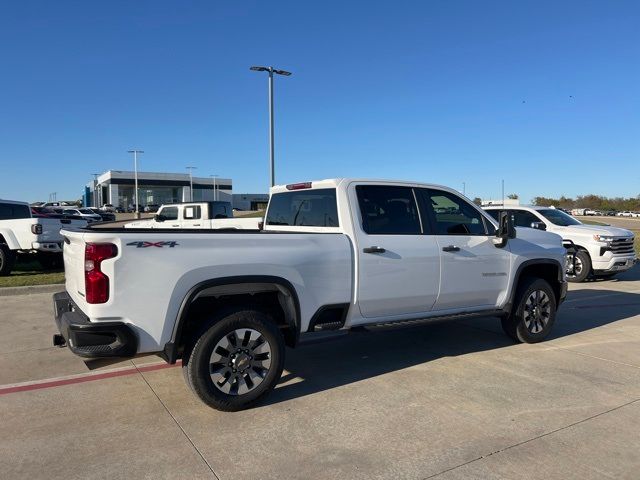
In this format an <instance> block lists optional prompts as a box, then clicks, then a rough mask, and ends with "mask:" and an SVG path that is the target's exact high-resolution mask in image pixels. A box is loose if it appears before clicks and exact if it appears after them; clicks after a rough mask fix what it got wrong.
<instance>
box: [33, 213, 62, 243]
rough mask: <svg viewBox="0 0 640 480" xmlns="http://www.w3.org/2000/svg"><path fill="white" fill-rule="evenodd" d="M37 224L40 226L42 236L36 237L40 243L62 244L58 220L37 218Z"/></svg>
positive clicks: (60, 225) (60, 226)
mask: <svg viewBox="0 0 640 480" xmlns="http://www.w3.org/2000/svg"><path fill="white" fill-rule="evenodd" d="M38 223H39V224H40V225H42V234H41V235H39V236H38V240H39V241H40V242H55V243H61V242H62V235H60V229H61V228H62V227H63V225H62V224H61V223H60V220H58V219H54V218H39V219H38Z"/></svg>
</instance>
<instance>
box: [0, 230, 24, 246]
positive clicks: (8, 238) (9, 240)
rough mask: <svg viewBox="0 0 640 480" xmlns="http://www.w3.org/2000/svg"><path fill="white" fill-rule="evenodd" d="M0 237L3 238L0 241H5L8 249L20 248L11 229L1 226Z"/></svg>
mask: <svg viewBox="0 0 640 480" xmlns="http://www.w3.org/2000/svg"><path fill="white" fill-rule="evenodd" d="M0 237H2V238H4V242H2V241H0V243H6V244H7V246H8V247H9V249H10V250H20V243H19V242H18V238H17V237H16V234H15V233H13V231H12V230H11V229H9V228H1V229H0Z"/></svg>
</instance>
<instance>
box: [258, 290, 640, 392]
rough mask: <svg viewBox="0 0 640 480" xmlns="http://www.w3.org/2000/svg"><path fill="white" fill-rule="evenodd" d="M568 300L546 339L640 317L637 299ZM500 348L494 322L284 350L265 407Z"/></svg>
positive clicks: (509, 344) (606, 293) (585, 294)
mask: <svg viewBox="0 0 640 480" xmlns="http://www.w3.org/2000/svg"><path fill="white" fill-rule="evenodd" d="M603 286H604V285H603ZM567 300H568V301H567V302H566V303H565V304H563V305H562V306H561V308H560V311H559V313H558V317H557V320H556V324H555V326H554V330H553V332H552V334H551V336H550V337H549V339H559V338H562V337H566V336H570V335H575V334H579V333H582V332H586V331H588V330H592V329H595V328H598V327H601V326H603V325H607V324H610V323H613V322H617V321H619V320H623V319H626V318H630V317H633V316H635V315H640V294H638V293H630V292H623V291H615V290H606V289H595V288H589V289H584V290H577V291H572V292H570V294H569V297H568V299H567ZM541 345H544V343H543V344H541ZM501 348H517V347H515V346H514V342H513V341H511V339H510V338H508V337H507V336H506V335H505V334H504V333H503V332H502V329H501V326H500V321H499V319H496V318H479V319H476V320H467V321H464V322H442V323H431V324H428V323H427V324H423V325H415V326H410V327H409V326H404V327H403V326H395V327H384V328H377V329H372V330H371V331H364V332H352V333H349V334H348V335H344V336H343V337H341V338H338V339H335V340H332V341H327V342H322V343H318V344H312V345H306V346H301V347H299V348H297V349H288V350H287V360H286V365H285V369H286V370H287V371H288V372H289V373H287V374H285V375H283V377H282V379H281V381H280V383H279V386H278V387H277V388H276V390H275V391H274V392H272V394H271V395H270V396H269V398H268V399H267V400H266V403H267V404H274V403H279V402H283V401H287V400H290V399H293V398H299V397H304V396H306V395H311V394H314V393H318V392H322V391H325V390H330V389H333V388H336V387H340V386H344V385H348V384H351V383H355V382H359V381H361V380H365V379H368V378H373V377H376V376H379V375H384V374H388V373H391V372H394V371H399V370H403V369H406V368H409V367H413V366H417V365H423V364H427V363H429V362H432V361H434V360H437V359H440V358H444V357H456V356H462V355H467V354H471V353H475V352H482V351H487V350H497V349H501ZM416 375H419V373H417V374H416Z"/></svg>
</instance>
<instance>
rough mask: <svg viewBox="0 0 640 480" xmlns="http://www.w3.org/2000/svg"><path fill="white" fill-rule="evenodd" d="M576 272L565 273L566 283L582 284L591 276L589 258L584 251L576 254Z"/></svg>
mask: <svg viewBox="0 0 640 480" xmlns="http://www.w3.org/2000/svg"><path fill="white" fill-rule="evenodd" d="M576 270H577V271H576V272H575V273H567V281H569V282H574V283H580V282H584V281H585V280H586V279H587V277H588V276H589V275H590V274H591V257H589V254H588V253H587V252H586V251H584V250H578V251H577V252H576Z"/></svg>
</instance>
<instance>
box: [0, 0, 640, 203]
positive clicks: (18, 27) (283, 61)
mask: <svg viewBox="0 0 640 480" xmlns="http://www.w3.org/2000/svg"><path fill="white" fill-rule="evenodd" d="M639 17H640V3H638V2H635V1H628V2H624V1H616V2H608V1H600V2H590V1H576V2H569V1H566V2H558V1H551V2H547V1H532V2H524V1H518V2H513V1H504V2H491V1H489V2H478V1H468V2H464V1H460V2H456V1H413V2H406V1H394V2H390V1H386V2H378V1H371V0H368V1H362V2H357V1H351V2H344V1H329V0H323V1H317V2H311V1H304V2H301V1H288V2H280V1H271V2H266V1H247V0H243V1H210V0H209V1H201V2H196V1H192V2H178V1H177V0H176V1H173V2H166V1H160V0H153V1H135V2H132V1H115V0H111V1H109V2H95V1H91V2H87V1H82V0H78V1H66V0H60V1H56V2H51V1H40V2H38V1H28V0H26V1H22V2H8V1H7V2H3V3H2V4H1V6H0V60H1V64H2V73H1V74H0V105H1V108H0V197H1V198H11V199H21V200H27V201H35V200H47V198H48V194H49V193H50V192H53V191H56V192H58V199H61V198H69V199H71V198H79V197H80V195H81V193H82V186H83V184H84V183H86V182H87V181H89V180H90V179H91V178H92V177H91V173H93V172H101V171H104V170H107V169H132V163H133V162H132V160H131V158H130V156H129V155H128V154H127V153H126V151H127V150H128V149H130V148H132V147H138V148H141V149H144V150H145V152H146V153H145V155H144V156H143V158H142V165H141V168H142V169H143V170H150V171H176V172H185V171H186V170H185V169H184V167H185V166H186V165H195V166H197V167H198V170H197V171H196V172H195V173H197V174H198V175H202V176H207V175H209V174H218V175H220V176H222V177H231V178H232V179H233V181H234V191H235V192H237V193H240V192H261V191H266V189H267V187H268V134H267V119H268V117H267V95H266V94H267V79H266V77H265V74H258V73H255V72H250V71H249V69H248V68H249V66H251V65H256V64H258V65H260V64H264V65H269V64H272V65H275V66H277V67H279V68H283V69H287V70H290V71H292V72H293V76H291V77H289V78H282V77H280V78H278V79H277V83H276V136H277V141H276V180H277V182H278V183H289V182H294V181H301V180H307V179H317V178H328V177H343V176H356V177H376V178H398V179H412V180H413V179H415V180H419V181H426V182H435V183H442V184H446V185H449V186H452V187H454V188H458V189H462V182H466V185H467V194H468V195H469V196H471V197H473V196H480V197H483V198H488V197H496V196H498V195H499V193H500V179H502V178H504V179H505V183H506V190H507V193H510V192H517V193H519V194H520V195H521V197H522V198H523V199H524V200H525V201H529V200H530V199H531V198H532V197H533V196H535V195H549V196H554V195H560V194H564V195H568V196H573V195H577V194H583V193H597V194H604V195H609V196H614V195H616V196H617V195H624V196H630V195H633V196H636V195H638V194H640V168H639V166H640V88H639V86H640V29H638V26H637V19H638V18H639Z"/></svg>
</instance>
